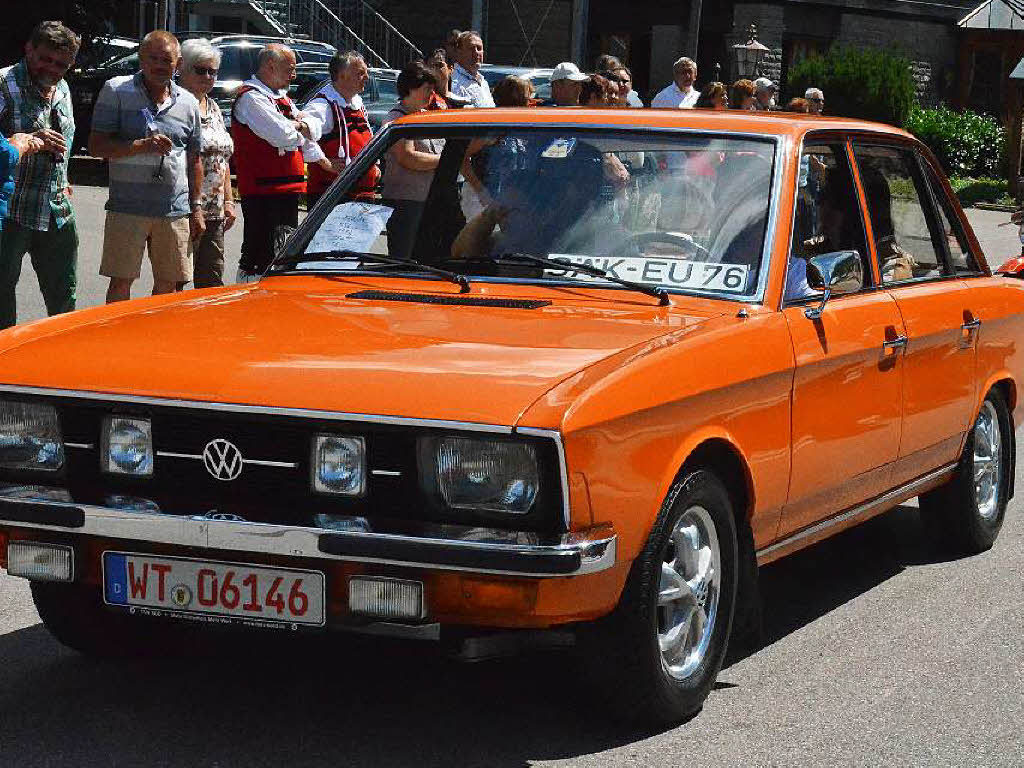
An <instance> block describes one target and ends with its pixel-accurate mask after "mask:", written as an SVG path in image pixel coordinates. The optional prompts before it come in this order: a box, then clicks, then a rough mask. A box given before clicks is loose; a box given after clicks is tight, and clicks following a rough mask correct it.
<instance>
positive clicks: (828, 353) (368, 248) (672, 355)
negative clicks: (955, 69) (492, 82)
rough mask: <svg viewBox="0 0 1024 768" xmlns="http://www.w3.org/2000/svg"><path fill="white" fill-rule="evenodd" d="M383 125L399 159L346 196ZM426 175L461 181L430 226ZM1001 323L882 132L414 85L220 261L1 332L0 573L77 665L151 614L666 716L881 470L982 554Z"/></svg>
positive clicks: (1004, 309)
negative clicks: (292, 204)
mask: <svg viewBox="0 0 1024 768" xmlns="http://www.w3.org/2000/svg"><path fill="white" fill-rule="evenodd" d="M610 122H613V123H614V125H611V126H610V125H609V123H610ZM414 140H415V141H417V142H422V146H426V147H429V148H430V149H431V151H433V152H435V153H437V156H438V159H437V162H436V163H432V164H431V167H430V169H429V170H423V171H418V172H417V173H419V174H420V175H419V176H417V177H415V184H413V183H411V182H410V181H408V176H409V172H408V171H407V172H406V175H405V176H403V177H401V178H399V179H398V181H397V182H395V181H394V180H393V179H389V177H388V175H387V174H386V173H385V176H384V179H383V182H382V184H381V189H382V193H383V195H384V196H383V197H378V198H372V197H368V196H367V195H366V194H365V193H362V192H359V193H358V197H356V195H355V194H354V193H355V192H356V191H357V190H359V189H360V188H359V186H358V185H359V184H360V183H362V182H361V180H362V179H363V177H364V175H365V174H366V173H367V171H368V169H369V168H370V167H371V165H372V164H373V163H376V162H379V161H380V160H381V159H382V158H383V157H385V155H386V154H387V153H389V152H391V151H392V149H393V148H394V147H395V146H396V144H397V143H398V142H405V141H408V142H410V143H411V142H412V141H414ZM421 151H422V150H421ZM460 175H462V176H463V177H464V178H465V179H466V182H465V184H463V185H462V192H463V193H465V192H466V191H467V189H468V188H470V187H471V186H473V185H474V184H478V185H480V187H482V188H485V194H486V195H487V196H488V197H490V198H491V199H492V200H493V201H494V203H495V204H494V205H488V206H487V207H486V208H485V209H484V210H483V211H482V212H481V213H479V214H478V215H477V216H475V217H473V218H471V220H470V221H469V222H468V223H467V222H466V220H465V218H464V215H463V212H462V210H461V206H460V205H459V200H458V199H457V195H458V194H459V183H458V180H459V177H460ZM409 189H415V192H416V199H413V200H410V199H407V198H408V196H409V192H408V190H409ZM389 193H390V194H394V197H393V198H391V197H388V195H389ZM385 232H386V233H387V236H386V237H385V236H384V233H385ZM1007 255H1009V254H1007ZM1022 338H1024V281H1021V280H1018V279H1016V278H1010V277H1004V276H1001V275H996V274H993V273H992V271H991V269H990V267H989V265H988V264H987V262H986V260H985V257H984V255H983V253H982V251H981V248H980V247H979V244H978V242H977V239H976V238H975V236H974V234H973V232H972V231H971V227H970V224H969V223H968V221H967V219H966V217H965V216H964V214H963V211H962V210H961V209H960V206H959V204H958V202H957V198H956V196H955V195H954V194H953V192H952V190H951V188H950V186H949V183H948V181H947V179H946V178H945V175H944V174H943V172H942V170H941V168H940V166H939V165H938V163H937V161H936V160H935V158H934V157H933V155H932V154H931V152H929V151H928V149H927V148H926V147H925V146H924V145H923V144H921V143H920V142H919V141H917V140H916V139H914V138H913V137H912V136H911V135H909V134H908V133H905V132H904V131H901V130H898V129H896V128H892V127H891V126H883V125H878V124H873V123H867V122H863V121H856V120H842V119H826V120H822V119H808V118H807V116H803V115H798V114H785V113H771V114H768V113H746V112H736V111H727V112H713V111H709V110H657V109H655V110H643V111H641V110H620V111H617V112H615V113H610V112H608V111H606V110H588V109H573V110H558V109H544V108H539V109H531V110H523V109H488V110H480V109H474V110H446V111H439V112H421V113H418V114H415V115H410V116H407V117H403V118H400V119H399V120H396V121H395V122H394V123H392V124H390V125H389V126H388V127H386V128H385V129H384V131H382V132H381V133H380V134H379V135H378V136H377V137H376V138H375V139H374V141H373V142H372V143H371V144H369V145H368V146H367V147H366V149H364V150H363V151H362V152H361V153H360V154H358V155H357V156H356V158H355V159H354V162H352V163H351V164H350V165H349V166H348V168H346V169H345V170H344V171H343V172H342V174H341V176H340V177H339V179H338V180H337V181H336V182H335V183H334V185H333V186H332V187H331V188H330V189H329V190H328V192H327V193H326V194H325V195H324V197H323V198H322V199H321V201H320V203H318V205H317V206H316V207H315V208H314V209H313V211H312V212H311V213H310V215H309V216H307V217H306V219H305V220H304V221H303V223H302V224H301V225H300V227H299V228H298V230H297V231H295V232H294V233H293V235H292V236H291V238H290V239H289V240H288V241H287V243H286V244H285V245H284V247H283V249H282V251H281V252H280V253H279V254H278V255H277V258H276V259H275V261H274V262H273V264H272V265H271V266H270V268H269V269H268V271H267V272H266V274H265V275H263V276H262V278H261V279H260V280H259V281H258V282H256V283H249V284H244V285H229V286H225V287H223V288H220V289H209V290H204V291H189V292H185V293H177V294H171V295H164V296H154V297H152V298H145V299H139V300H136V301H131V302H118V303H116V304H111V305H107V306H102V307H93V308H89V309H84V310H81V311H78V312H73V313H69V314H64V315H58V316H56V317H52V318H48V319H45V320H39V321H37V322H34V323H28V324H25V325H20V326H17V327H14V328H10V329H7V330H5V331H2V332H0V566H4V567H6V568H7V570H8V572H9V573H10V574H11V575H15V576H22V577H26V578H29V579H31V580H32V582H31V590H32V596H33V599H34V601H35V605H36V607H37V609H38V611H39V615H40V617H41V619H42V621H43V623H44V625H45V626H46V627H47V629H48V630H49V631H50V632H51V633H53V635H54V636H55V637H57V638H58V639H59V640H60V641H61V642H63V643H65V644H66V645H68V646H70V647H72V648H76V649H78V650H79V651H82V652H85V653H89V654H95V655H104V656H116V655H130V654H132V653H138V652H151V653H152V652H159V653H166V652H173V651H174V649H175V648H177V649H180V648H182V647H187V645H188V643H187V642H186V640H183V639H182V637H181V635H179V634H177V630H178V629H180V627H181V626H182V625H183V624H186V623H187V624H189V625H190V626H191V627H193V628H195V629H196V631H208V630H210V629H211V628H215V627H216V626H218V625H221V624H236V625H239V626H240V627H241V628H242V629H243V630H244V631H247V632H250V633H253V632H256V631H258V630H260V629H277V630H279V631H285V632H302V631H306V632H317V631H322V630H326V629H330V630H338V631H346V632H364V633H372V634H377V635H380V634H388V633H390V634H393V635H394V636H398V637H405V638H410V639H411V638H418V639H420V640H438V639H440V640H443V641H446V642H448V643H450V644H451V646H450V647H451V648H452V649H454V650H456V651H458V652H459V653H460V654H461V655H462V656H463V657H464V658H481V657H484V656H487V655H489V654H496V653H502V652H507V651H508V649H509V648H512V647H516V646H517V644H519V643H522V644H524V645H526V646H536V645H537V644H541V643H543V642H545V641H547V642H550V643H552V644H554V645H559V646H564V645H565V644H567V643H571V642H575V643H576V644H577V646H578V647H577V649H576V650H577V652H578V653H579V654H580V657H581V661H582V662H583V665H582V666H581V667H579V668H580V669H581V670H582V674H581V675H580V676H578V677H574V676H573V674H572V672H571V670H573V669H576V668H577V667H575V665H572V666H570V665H569V664H566V669H564V670H562V671H560V672H559V673H558V674H557V676H555V677H553V678H552V679H551V680H549V681H547V682H546V683H543V684H541V685H540V686H539V688H543V687H544V685H551V686H557V687H559V688H577V687H579V686H581V685H587V684H589V685H591V686H592V687H593V689H594V693H595V695H594V696H593V697H592V698H593V701H594V702H595V703H599V704H598V706H602V707H608V708H609V711H615V712H616V715H615V718H616V719H618V718H620V717H621V716H623V715H624V716H625V717H627V718H630V719H640V720H643V721H645V722H646V723H647V724H648V725H653V724H658V725H664V724H666V723H675V722H678V721H680V720H681V719H683V718H685V717H687V716H689V715H692V714H693V713H695V712H696V711H698V710H699V709H700V707H701V706H702V704H703V702H704V700H705V698H706V697H707V696H708V695H709V694H710V693H711V691H712V690H713V688H714V685H715V679H716V676H717V674H718V672H719V670H720V668H721V665H722V662H723V659H724V658H725V655H726V652H727V650H728V648H729V647H730V645H731V644H741V645H744V646H747V644H748V643H753V642H756V640H755V639H754V638H756V637H757V629H758V627H759V624H758V619H759V613H758V606H759V602H758V588H757V583H758V582H757V580H758V567H759V566H760V565H763V564H766V563H770V562H772V561H775V560H777V559H779V558H781V557H784V556H787V555H789V554H790V553H793V552H796V551H798V550H800V549H802V548H804V547H807V546H809V545H811V544H813V543H815V542H817V541H820V540H821V539H823V538H825V537H828V536H831V535H833V534H835V533H837V532H839V531H842V530H844V529H847V528H849V527H851V526H853V525H856V524H858V523H861V522H862V521H864V520H867V519H868V518H871V517H873V516H875V515H878V514H880V513H882V512H884V511H886V510H888V509H891V508H893V507H895V506H896V505H898V504H901V503H903V502H904V501H907V500H909V499H912V498H915V497H916V498H918V501H919V509H920V518H921V521H922V525H923V526H924V527H927V528H930V529H932V532H933V533H934V535H935V536H936V537H937V538H938V539H939V540H940V541H942V542H943V545H944V546H945V547H946V548H948V549H951V550H953V551H957V552H959V553H962V554H971V553H978V552H981V551H983V550H986V549H988V548H989V547H991V546H992V544H993V542H994V541H995V539H996V537H997V535H998V534H999V531H1000V528H1001V526H1002V523H1003V518H1004V514H1005V511H1006V508H1007V501H1008V500H1009V498H1010V497H1011V496H1012V495H1013V492H1014V485H1013V478H1014V466H1015V432H1014V430H1015V425H1017V424H1020V423H1021V420H1022V419H1024V397H1022V396H1021V393H1022V391H1024V348H1022V346H1024V345H1022V343H1021V339H1022ZM861 566H862V564H861V563H857V562H850V563H849V564H848V568H849V569H851V570H856V569H858V568H860V567H861ZM976 566H977V564H975V563H971V562H970V561H969V560H965V561H963V562H962V563H961V566H960V567H961V568H962V569H963V570H964V571H969V570H971V569H972V568H975V567H976ZM982 570H983V569H978V572H979V573H981V572H982ZM806 578H809V579H813V578H814V574H811V573H808V574H806ZM963 578H965V579H969V578H971V577H970V576H969V575H965V576H964V577H963ZM1008 599H1012V598H1008ZM999 609H1000V606H994V607H993V609H992V610H999ZM885 610H886V611H887V612H888V613H887V615H886V616H883V617H880V618H879V631H880V633H881V634H880V635H879V637H878V639H877V642H876V643H875V644H874V646H873V647H872V649H871V654H872V659H873V663H874V664H875V666H877V667H878V668H879V669H885V668H886V662H885V660H884V658H883V657H884V656H885V655H886V654H891V655H892V656H894V657H899V656H901V655H904V654H906V653H908V648H907V647H906V646H905V645H901V644H900V643H902V642H903V639H904V638H905V637H906V634H907V630H906V628H904V631H903V632H902V633H899V634H893V635H891V636H889V635H886V634H885V633H884V629H885V627H886V626H887V624H888V623H891V622H892V621H898V620H899V616H900V613H901V610H900V606H898V605H888V606H885ZM232 641H233V644H232V652H233V653H238V654H243V655H244V654H245V653H246V652H247V651H246V650H243V649H242V648H241V647H240V646H242V645H244V643H245V642H246V638H245V637H244V636H242V635H241V634H239V635H236V636H234V637H233V638H232ZM828 641H829V639H828V638H822V648H821V651H820V653H822V654H828V653H830V652H831V651H832V650H833V649H832V647H831V646H829V645H828ZM337 642H339V643H340V642H341V641H337ZM200 644H201V641H200ZM341 647H342V648H343V646H341ZM733 647H735V645H733ZM748 647H749V646H748ZM338 652H339V653H342V652H343V651H341V650H339V651H338ZM415 658H416V651H415V650H414V649H409V651H408V654H407V656H406V657H405V663H407V664H412V665H415V664H416V661H415ZM358 663H365V660H363V659H360V660H359V662H358ZM267 670H268V671H267V672H265V674H270V673H276V674H279V675H281V676H284V675H287V674H288V673H289V670H288V669H287V668H283V669H276V672H275V668H274V667H272V666H268V667H267ZM192 673H193V672H192V670H191V669H190V668H189V666H188V665H181V666H180V668H179V674H183V675H187V674H192ZM871 673H872V672H871V671H870V670H869V671H868V673H867V674H871ZM539 695H543V692H541V693H540V694H539ZM727 695H728V694H727V693H726V696H727ZM489 706H493V708H494V709H495V710H497V711H499V715H500V716H504V715H505V713H503V712H501V711H500V710H501V707H502V701H501V697H500V695H499V696H495V697H493V700H492V703H491V705H489ZM810 706H813V702H811V703H810ZM380 716H381V717H385V716H387V712H386V711H382V712H381V713H380ZM512 730H514V729H512Z"/></svg>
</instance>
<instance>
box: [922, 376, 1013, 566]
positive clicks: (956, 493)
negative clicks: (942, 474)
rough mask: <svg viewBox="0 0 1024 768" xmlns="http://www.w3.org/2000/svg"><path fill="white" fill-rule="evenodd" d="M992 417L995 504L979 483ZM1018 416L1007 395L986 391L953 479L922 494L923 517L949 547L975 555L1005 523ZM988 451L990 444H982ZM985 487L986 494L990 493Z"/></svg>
mask: <svg viewBox="0 0 1024 768" xmlns="http://www.w3.org/2000/svg"><path fill="white" fill-rule="evenodd" d="M986 419H989V420H992V419H994V420H995V422H996V424H997V425H998V428H999V440H998V442H999V457H1000V462H999V468H998V471H997V472H995V473H994V474H995V475H997V477H996V478H995V483H994V485H993V487H994V488H995V493H996V494H997V496H996V500H995V504H994V505H992V504H989V505H988V506H987V507H984V506H982V505H981V504H980V503H979V502H980V501H983V500H984V499H983V498H982V499H979V494H978V488H977V487H976V484H975V468H976V464H975V448H976V447H978V444H979V441H980V440H985V435H986V434H987V432H986V424H985V421H986ZM1013 440H1014V434H1013V420H1012V419H1011V418H1010V412H1009V409H1008V408H1007V406H1006V401H1005V400H1004V399H1003V397H1002V395H1001V394H1000V393H999V392H998V391H996V390H992V391H991V392H989V393H988V395H987V396H986V397H985V401H984V403H983V404H982V407H981V410H980V412H979V414H978V418H977V419H976V420H975V422H974V425H973V426H972V427H971V431H970V432H969V433H968V435H967V440H966V441H965V443H964V450H963V453H962V454H961V456H960V460H959V462H958V463H957V467H956V471H955V473H954V475H953V477H952V479H951V480H950V481H949V482H948V483H946V484H945V485H942V486H940V487H939V488H936V489H935V490H932V491H929V492H928V493H923V494H921V496H920V497H919V499H918V503H919V506H920V509H921V519H922V521H923V522H924V524H925V526H926V527H927V528H928V529H929V531H930V533H931V535H932V537H933V538H934V539H935V540H936V541H937V543H938V544H939V545H940V546H942V547H943V548H944V549H946V550H948V551H950V552H952V553H954V554H958V555H975V554H978V553H979V552H984V551H985V550H987V549H989V548H991V546H992V544H993V543H994V542H995V540H996V537H997V536H998V535H999V529H1000V528H1002V526H1003V518H1004V517H1005V515H1006V504H1007V502H1008V501H1009V495H1010V487H1011V483H1012V480H1013V473H1014V466H1013V465H1014V454H1015V451H1014V445H1013ZM981 450H982V451H983V452H984V450H985V448H984V446H981ZM984 493H985V492H984V488H983V489H982V494H983V496H984Z"/></svg>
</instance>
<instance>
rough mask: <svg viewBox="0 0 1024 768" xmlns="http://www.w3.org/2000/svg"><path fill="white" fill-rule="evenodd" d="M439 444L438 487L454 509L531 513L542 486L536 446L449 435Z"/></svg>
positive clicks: (437, 456)
mask: <svg viewBox="0 0 1024 768" xmlns="http://www.w3.org/2000/svg"><path fill="white" fill-rule="evenodd" d="M436 445H437V451H436V454H435V456H434V468H435V471H436V478H437V489H438V491H439V492H440V494H441V497H442V498H443V499H444V501H445V503H446V504H447V505H448V506H449V507H452V508H455V509H472V510H479V511H484V512H505V513H509V514H516V515H523V514H526V513H527V512H529V511H530V507H532V506H533V502H534V501H535V500H536V498H537V492H538V490H539V488H540V471H539V470H538V468H537V453H536V451H535V450H534V448H533V446H532V445H528V444H526V443H515V442H511V441H507V440H481V439H479V438H468V437H446V438H443V439H441V440H439V441H437V444H436Z"/></svg>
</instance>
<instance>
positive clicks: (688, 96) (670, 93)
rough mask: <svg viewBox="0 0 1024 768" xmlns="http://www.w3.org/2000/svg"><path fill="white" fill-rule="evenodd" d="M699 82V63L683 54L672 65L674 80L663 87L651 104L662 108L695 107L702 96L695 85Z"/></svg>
mask: <svg viewBox="0 0 1024 768" xmlns="http://www.w3.org/2000/svg"><path fill="white" fill-rule="evenodd" d="M696 82H697V64H696V62H694V60H693V59H688V58H687V57H686V56H683V57H682V58H681V59H677V60H676V63H675V64H673V65H672V82H671V83H669V84H668V85H667V86H665V88H663V89H662V90H661V91H660V92H659V93H658V95H657V96H655V97H654V99H653V100H652V101H651V106H652V107H656V108H660V109H693V108H694V106H696V104H697V99H699V98H700V91H698V90H697V89H696V88H694V87H693V85H694V83H696Z"/></svg>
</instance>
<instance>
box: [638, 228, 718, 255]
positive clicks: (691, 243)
mask: <svg viewBox="0 0 1024 768" xmlns="http://www.w3.org/2000/svg"><path fill="white" fill-rule="evenodd" d="M626 242H627V244H628V245H631V246H636V248H637V249H638V250H640V251H642V250H643V246H645V245H648V244H650V243H670V244H672V245H675V246H678V247H679V248H681V249H686V250H689V251H691V252H692V253H695V254H698V255H700V257H701V258H700V261H710V260H711V251H709V250H708V249H707V248H705V247H704V246H703V245H701V244H700V243H698V242H697V241H696V240H694V239H693V238H692V237H690V236H689V235H687V234H685V233H684V232H668V231H665V230H658V231H656V232H640V233H638V234H635V235H631V236H630V237H629V239H628V240H627V241H626Z"/></svg>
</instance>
